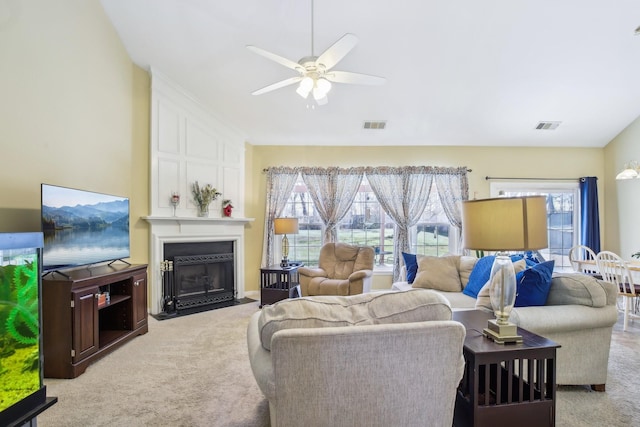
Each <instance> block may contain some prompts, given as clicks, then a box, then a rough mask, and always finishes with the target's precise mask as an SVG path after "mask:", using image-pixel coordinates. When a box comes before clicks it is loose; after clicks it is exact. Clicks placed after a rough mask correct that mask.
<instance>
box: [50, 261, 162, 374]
mask: <svg viewBox="0 0 640 427" xmlns="http://www.w3.org/2000/svg"><path fill="white" fill-rule="evenodd" d="M64 273H65V274H64V275H62V274H60V273H55V272H54V273H51V274H49V275H47V276H46V277H43V279H42V320H43V322H42V323H43V346H44V376H45V377H47V378H75V377H77V376H78V375H80V374H82V373H83V372H84V371H85V370H86V369H87V366H88V365H89V364H90V363H92V362H94V361H95V360H97V359H99V358H100V357H102V356H104V355H105V354H107V353H109V352H111V351H113V350H114V349H116V348H118V347H119V346H121V345H122V344H124V343H126V342H127V341H130V340H131V339H133V338H135V337H136V336H138V335H142V334H145V333H147V331H148V330H149V324H148V322H147V265H146V264H141V265H128V264H119V263H118V264H111V265H100V266H95V267H88V268H87V267H82V268H77V269H74V270H65V272H64Z"/></svg>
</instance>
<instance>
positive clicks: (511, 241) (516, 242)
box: [462, 196, 548, 251]
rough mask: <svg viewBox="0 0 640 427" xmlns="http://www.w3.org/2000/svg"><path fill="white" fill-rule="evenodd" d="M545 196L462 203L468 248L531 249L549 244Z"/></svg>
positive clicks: (464, 240) (464, 241)
mask: <svg viewBox="0 0 640 427" xmlns="http://www.w3.org/2000/svg"><path fill="white" fill-rule="evenodd" d="M546 203H547V200H546V197H545V196H525V197H500V198H494V199H481V200H468V201H464V202H462V239H463V247H464V248H465V249H475V250H484V251H529V250H534V249H543V248H546V247H547V244H548V243H547V207H546Z"/></svg>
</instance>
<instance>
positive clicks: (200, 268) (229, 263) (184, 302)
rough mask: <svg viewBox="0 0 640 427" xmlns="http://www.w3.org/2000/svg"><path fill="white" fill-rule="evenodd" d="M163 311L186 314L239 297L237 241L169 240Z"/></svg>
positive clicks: (226, 304)
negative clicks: (236, 282)
mask: <svg viewBox="0 0 640 427" xmlns="http://www.w3.org/2000/svg"><path fill="white" fill-rule="evenodd" d="M164 255H165V256H164V258H165V261H164V262H163V268H162V270H163V311H164V312H165V314H185V313H188V312H191V311H201V310H205V309H210V308H218V307H226V306H228V305H230V304H233V302H234V301H235V297H236V295H235V279H234V253H233V242H195V243H168V244H165V253H164Z"/></svg>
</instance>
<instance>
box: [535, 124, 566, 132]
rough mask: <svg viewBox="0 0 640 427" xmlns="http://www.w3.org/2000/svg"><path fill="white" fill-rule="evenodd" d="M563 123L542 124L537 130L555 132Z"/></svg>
mask: <svg viewBox="0 0 640 427" xmlns="http://www.w3.org/2000/svg"><path fill="white" fill-rule="evenodd" d="M560 123H562V122H540V123H538V124H537V125H536V129H539V130H554V129H555V128H557V127H558V126H560Z"/></svg>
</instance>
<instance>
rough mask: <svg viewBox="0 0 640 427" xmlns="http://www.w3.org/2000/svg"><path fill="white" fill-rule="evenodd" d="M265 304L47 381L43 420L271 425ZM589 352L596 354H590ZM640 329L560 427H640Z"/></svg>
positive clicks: (182, 325)
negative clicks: (261, 337)
mask: <svg viewBox="0 0 640 427" xmlns="http://www.w3.org/2000/svg"><path fill="white" fill-rule="evenodd" d="M258 309H259V308H258V302H255V303H249V304H243V305H237V306H233V307H227V308H222V309H218V310H213V311H208V312H203V313H198V314H192V315H189V316H184V317H178V318H175V319H169V320H164V321H157V320H155V319H153V318H152V317H149V333H147V334H145V335H143V336H140V337H137V338H136V339H134V340H133V341H131V342H129V343H127V344H126V345H125V346H123V347H122V348H120V349H118V350H116V351H115V352H114V353H112V354H109V355H107V356H105V357H104V358H103V359H101V360H99V361H97V362H96V363H94V364H92V365H90V366H89V368H88V369H87V371H86V372H85V373H84V374H83V375H81V376H79V377H78V378H75V379H72V380H58V379H45V384H46V385H47V394H48V395H49V396H57V397H58V399H59V400H58V403H57V404H55V405H54V406H53V407H51V408H49V409H48V410H46V411H45V412H44V413H43V414H41V415H40V416H39V417H38V425H39V427H50V426H55V427H59V426H78V427H80V426H82V427H85V426H196V427H197V426H230V427H233V426H237V427H240V426H242V427H252V426H256V427H261V426H268V425H269V411H268V404H267V401H266V400H265V399H264V397H263V396H262V394H261V392H260V390H259V389H258V387H257V385H256V383H255V381H254V379H253V374H252V373H251V368H250V366H249V360H248V356H247V347H246V328H247V324H248V320H249V317H250V316H251V314H252V313H254V312H255V311H256V310H258ZM585 351H589V349H585ZM639 357H640V322H636V324H635V325H633V326H632V327H631V331H628V332H624V333H623V332H622V329H621V327H620V322H618V325H616V327H615V331H614V335H613V344H612V348H611V356H610V360H609V378H608V380H607V392H605V393H598V392H592V391H590V390H589V388H587V387H573V386H571V387H568V386H561V387H559V390H558V402H557V408H556V410H557V420H556V421H557V422H556V425H557V426H560V427H564V426H567V427H573V426H576V427H577V426H612V427H614V426H615V427H617V426H620V427H622V426H640V409H638V408H637V405H638V402H640V388H639V387H638V386H637V383H638V381H637V376H636V375H637V372H639V371H640V359H639Z"/></svg>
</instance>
